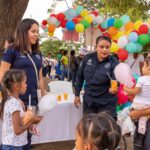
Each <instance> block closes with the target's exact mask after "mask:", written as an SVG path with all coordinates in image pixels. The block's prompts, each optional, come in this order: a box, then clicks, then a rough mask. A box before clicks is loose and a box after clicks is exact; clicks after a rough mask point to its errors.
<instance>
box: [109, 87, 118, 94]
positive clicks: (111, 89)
mask: <svg viewBox="0 0 150 150" xmlns="http://www.w3.org/2000/svg"><path fill="white" fill-rule="evenodd" d="M117 92H118V88H116V89H113V88H111V87H110V88H109V93H111V94H116V93H117Z"/></svg>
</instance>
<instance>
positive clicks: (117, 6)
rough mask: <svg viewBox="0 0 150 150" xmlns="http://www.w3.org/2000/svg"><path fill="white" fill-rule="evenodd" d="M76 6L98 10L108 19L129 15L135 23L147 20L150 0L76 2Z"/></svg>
mask: <svg viewBox="0 0 150 150" xmlns="http://www.w3.org/2000/svg"><path fill="white" fill-rule="evenodd" d="M75 4H76V5H82V6H84V7H85V8H87V9H90V10H93V9H97V10H99V11H100V12H103V13H104V14H107V17H110V16H114V17H120V16H122V15H124V14H127V15H129V16H130V18H131V20H133V21H135V20H138V19H147V18H148V11H149V8H150V1H149V0H101V1H100V0H76V1H75Z"/></svg>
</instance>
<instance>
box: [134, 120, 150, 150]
mask: <svg viewBox="0 0 150 150" xmlns="http://www.w3.org/2000/svg"><path fill="white" fill-rule="evenodd" d="M135 125H136V131H135V134H134V141H133V150H150V120H148V122H147V126H146V133H145V135H143V134H140V133H138V122H136V123H135Z"/></svg>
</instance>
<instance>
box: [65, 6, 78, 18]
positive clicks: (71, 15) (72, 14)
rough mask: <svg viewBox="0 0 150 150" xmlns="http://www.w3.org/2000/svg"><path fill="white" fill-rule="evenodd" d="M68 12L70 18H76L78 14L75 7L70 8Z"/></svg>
mask: <svg viewBox="0 0 150 150" xmlns="http://www.w3.org/2000/svg"><path fill="white" fill-rule="evenodd" d="M66 13H67V14H68V17H69V18H74V17H76V16H77V13H76V11H75V10H74V9H73V8H69V9H68V10H67V11H66Z"/></svg>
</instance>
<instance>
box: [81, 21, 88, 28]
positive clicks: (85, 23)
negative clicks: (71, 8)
mask: <svg viewBox="0 0 150 150" xmlns="http://www.w3.org/2000/svg"><path fill="white" fill-rule="evenodd" d="M80 23H81V24H83V26H84V28H85V29H87V28H89V27H90V24H89V22H88V21H87V20H81V21H80Z"/></svg>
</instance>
